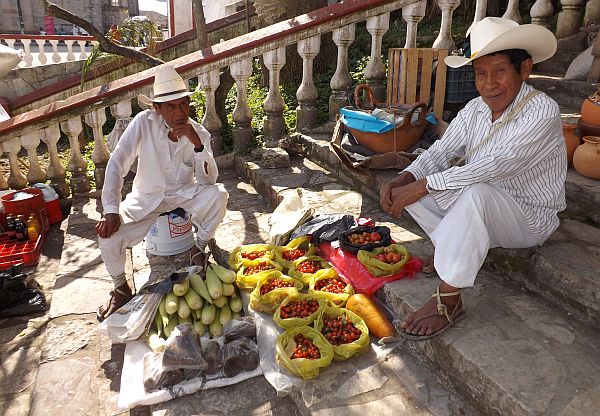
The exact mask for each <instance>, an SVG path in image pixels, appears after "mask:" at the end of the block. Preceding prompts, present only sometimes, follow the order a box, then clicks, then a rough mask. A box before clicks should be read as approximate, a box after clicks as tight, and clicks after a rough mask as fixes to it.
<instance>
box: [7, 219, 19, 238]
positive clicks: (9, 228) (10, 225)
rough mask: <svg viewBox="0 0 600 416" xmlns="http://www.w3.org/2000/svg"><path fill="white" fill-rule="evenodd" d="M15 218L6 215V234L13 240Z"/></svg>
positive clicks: (15, 232) (14, 235)
mask: <svg viewBox="0 0 600 416" xmlns="http://www.w3.org/2000/svg"><path fill="white" fill-rule="evenodd" d="M15 225H16V224H15V219H14V218H13V217H12V215H7V216H6V234H7V236H8V238H9V239H10V240H14V239H15V238H16V234H17V231H16V228H15Z"/></svg>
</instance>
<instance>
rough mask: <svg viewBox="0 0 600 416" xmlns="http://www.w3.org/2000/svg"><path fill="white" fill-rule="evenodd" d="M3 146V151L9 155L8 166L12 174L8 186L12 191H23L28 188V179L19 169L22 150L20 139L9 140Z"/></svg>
mask: <svg viewBox="0 0 600 416" xmlns="http://www.w3.org/2000/svg"><path fill="white" fill-rule="evenodd" d="M1 144H2V150H3V151H4V152H6V153H7V154H8V164H9V166H10V174H9V175H8V181H7V183H8V186H9V187H10V188H12V189H23V188H25V187H26V186H27V178H25V176H23V174H22V173H21V169H20V167H19V157H18V156H17V154H18V153H19V150H21V142H20V141H19V138H18V137H13V138H12V139H8V140H6V141H4V142H2V143H1Z"/></svg>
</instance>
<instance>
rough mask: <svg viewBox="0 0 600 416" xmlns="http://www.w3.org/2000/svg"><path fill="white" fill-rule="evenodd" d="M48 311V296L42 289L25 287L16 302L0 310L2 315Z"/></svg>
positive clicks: (20, 314)
mask: <svg viewBox="0 0 600 416" xmlns="http://www.w3.org/2000/svg"><path fill="white" fill-rule="evenodd" d="M45 311H46V297H45V296H44V294H43V293H42V291H41V290H38V289H25V290H23V291H22V292H21V293H19V298H18V300H17V303H16V304H13V306H11V307H9V308H5V309H2V310H0V317H9V316H22V315H34V314H36V313H42V312H45Z"/></svg>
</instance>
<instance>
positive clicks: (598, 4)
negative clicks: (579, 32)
mask: <svg viewBox="0 0 600 416" xmlns="http://www.w3.org/2000/svg"><path fill="white" fill-rule="evenodd" d="M598 22H600V0H588V1H587V3H586V4H585V14H584V15H583V25H584V26H586V27H587V26H591V25H595V24H597V23H598Z"/></svg>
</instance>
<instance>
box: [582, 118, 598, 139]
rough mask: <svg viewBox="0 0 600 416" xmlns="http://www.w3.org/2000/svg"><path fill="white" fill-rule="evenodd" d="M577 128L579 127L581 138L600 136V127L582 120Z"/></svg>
mask: <svg viewBox="0 0 600 416" xmlns="http://www.w3.org/2000/svg"><path fill="white" fill-rule="evenodd" d="M577 127H579V134H580V136H581V137H585V136H600V125H594V124H590V123H586V122H585V121H583V120H582V119H579V121H578V122H577Z"/></svg>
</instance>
